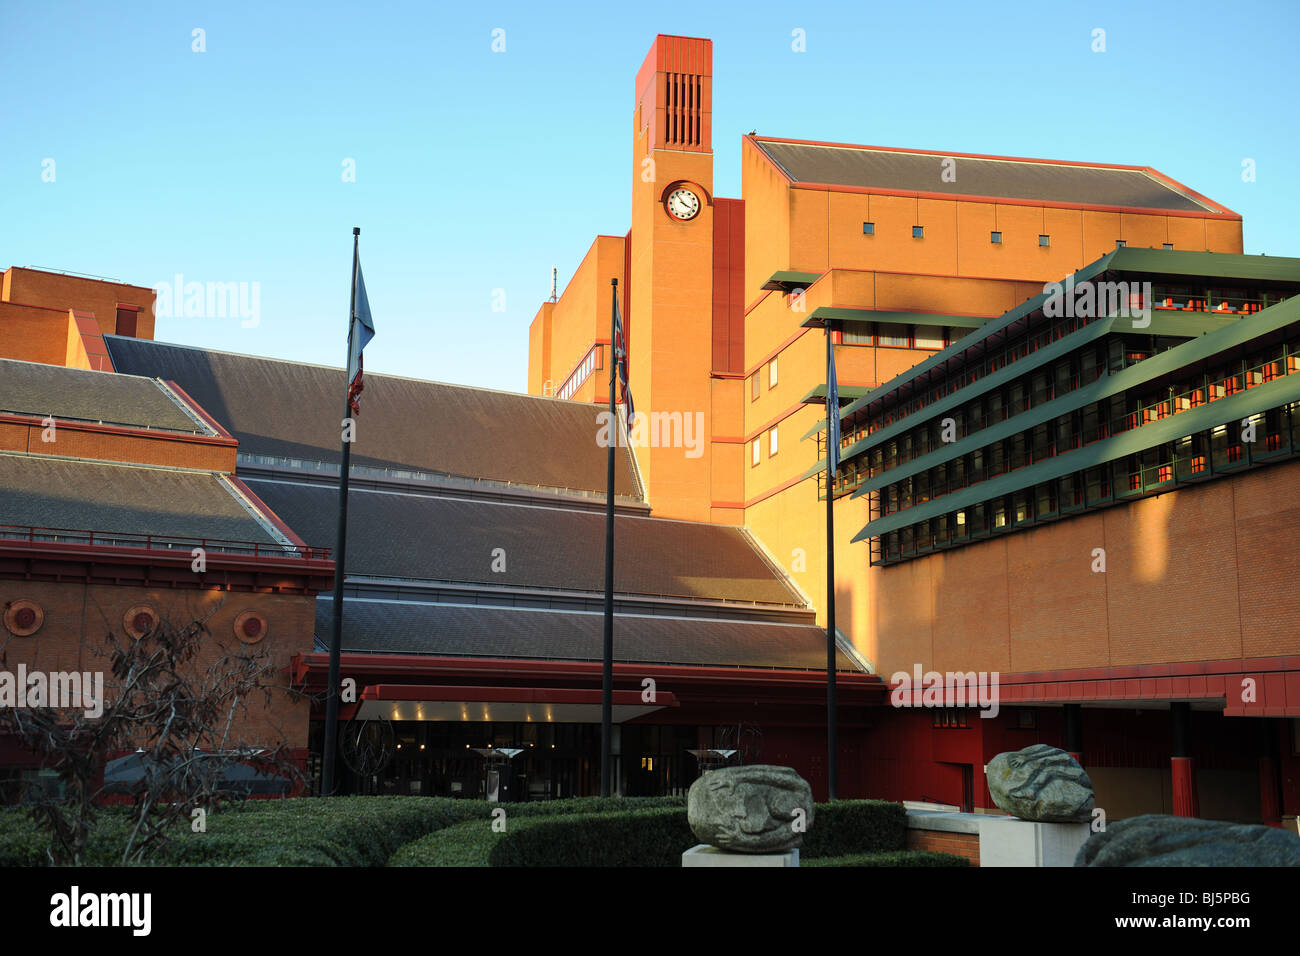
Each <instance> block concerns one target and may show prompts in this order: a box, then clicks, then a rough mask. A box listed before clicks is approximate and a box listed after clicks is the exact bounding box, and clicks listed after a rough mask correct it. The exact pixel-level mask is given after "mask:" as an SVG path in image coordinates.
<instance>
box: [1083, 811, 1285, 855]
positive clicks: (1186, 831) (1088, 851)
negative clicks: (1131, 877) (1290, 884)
mask: <svg viewBox="0 0 1300 956" xmlns="http://www.w3.org/2000/svg"><path fill="white" fill-rule="evenodd" d="M1074 865H1075V866H1300V836H1296V834H1294V833H1288V832H1287V831H1286V830H1278V829H1275V828H1273V827H1266V826H1259V825H1250V824H1244V823H1230V822H1227V821H1223V820H1199V819H1196V818H1193V817H1172V816H1167V815H1165V814H1161V813H1148V814H1146V815H1144V816H1140V817H1131V818H1129V819H1127V820H1117V821H1116V822H1114V823H1112V824H1110V825H1109V826H1107V827H1106V829H1105V830H1103V831H1102V832H1100V833H1094V834H1093V835H1092V836H1091V837H1089V839H1088V842H1087V843H1085V844H1084V845H1083V846H1082V847H1080V848H1079V855H1078V856H1077V857H1075V860H1074Z"/></svg>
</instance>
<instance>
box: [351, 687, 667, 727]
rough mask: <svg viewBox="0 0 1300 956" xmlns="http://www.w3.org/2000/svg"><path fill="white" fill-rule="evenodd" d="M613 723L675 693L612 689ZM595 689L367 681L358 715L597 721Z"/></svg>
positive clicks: (373, 717)
mask: <svg viewBox="0 0 1300 956" xmlns="http://www.w3.org/2000/svg"><path fill="white" fill-rule="evenodd" d="M613 703H614V706H613V720H614V723H616V724H618V723H623V722H625V721H629V720H635V719H636V718H638V717H644V716H645V715H647V714H652V713H654V712H655V711H657V710H662V709H664V708H665V707H676V706H677V698H676V697H674V696H673V695H672V694H670V693H667V692H665V691H656V692H655V694H654V700H653V701H646V700H643V699H642V692H641V691H637V690H616V691H614V695H613ZM600 704H601V701H600V691H599V690H579V689H569V688H545V687H464V686H458V685H441V686H438V685H426V684H370V685H368V686H367V687H366V689H365V690H364V691H362V692H361V698H360V700H359V701H358V704H357V709H356V713H355V716H356V718H357V719H360V720H394V721H396V720H416V721H419V720H452V721H484V722H487V721H497V722H518V723H528V722H530V721H536V722H537V723H566V724H593V723H600Z"/></svg>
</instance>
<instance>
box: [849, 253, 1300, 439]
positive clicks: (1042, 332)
mask: <svg viewBox="0 0 1300 956" xmlns="http://www.w3.org/2000/svg"><path fill="white" fill-rule="evenodd" d="M1102 281H1103V280H1101V279H1100V278H1099V279H1098V283H1099V284H1100V283H1101V282H1102ZM1134 284H1136V283H1134ZM1130 288H1131V286H1130ZM1293 294H1294V292H1292V291H1291V290H1282V291H1269V292H1264V291H1260V290H1245V289H1223V288H1211V289H1205V288H1203V287H1197V288H1193V287H1189V286H1172V285H1161V284H1153V285H1152V289H1151V298H1152V300H1153V301H1152V303H1150V304H1151V305H1152V307H1153V308H1156V309H1176V310H1180V311H1199V312H1238V313H1242V314H1247V313H1253V312H1258V311H1260V310H1261V309H1267V308H1270V307H1271V306H1274V305H1277V304H1278V303H1279V302H1283V301H1285V300H1286V299H1287V298H1289V297H1290V296H1291V295H1293ZM1141 300H1142V296H1141V294H1136V295H1130V301H1129V303H1128V307H1129V308H1130V310H1132V309H1134V308H1142V307H1143V306H1144V305H1145V304H1146V303H1144V302H1143V301H1141ZM1098 311H1100V310H1098ZM1038 316H1039V319H1040V320H1041V318H1042V316H1041V313H1038ZM1104 317H1105V316H1096V317H1085V318H1079V317H1066V318H1061V319H1056V320H1055V321H1054V322H1053V323H1052V324H1050V325H1044V326H1041V327H1039V328H1037V329H1036V330H1034V331H1032V332H1024V333H1022V334H1021V335H1019V336H1017V337H1016V338H1014V339H1012V340H1011V341H1010V342H1009V343H1008V344H1005V345H995V344H994V342H993V341H991V340H993V339H996V338H999V337H1000V338H1002V339H1003V341H1005V336H999V335H997V334H995V335H993V336H990V337H989V339H986V340H984V341H983V342H980V343H976V344H975V345H972V350H973V349H974V348H975V347H976V346H977V345H978V346H982V347H983V351H982V352H980V353H976V354H972V355H971V356H970V361H969V364H966V365H964V366H961V367H959V368H951V367H950V368H947V369H945V371H944V373H943V375H944V377H943V379H942V380H940V381H939V382H938V383H937V384H935V385H933V386H931V387H930V388H928V389H926V390H925V391H919V392H916V393H915V394H913V395H912V397H911V398H910V399H909V400H908V401H906V402H902V401H900V402H898V403H897V404H895V405H893V406H892V407H889V408H886V409H884V410H882V411H880V412H877V413H876V414H875V416H874V417H872V418H870V419H869V420H867V419H866V415H865V413H859V414H858V415H857V416H854V418H857V419H862V420H863V422H862V423H858V422H855V421H851V420H849V419H845V421H844V430H845V432H846V433H848V432H856V435H857V437H856V438H855V439H854V440H855V441H856V440H858V439H860V438H862V437H865V436H866V435H870V434H872V433H874V432H876V431H878V430H879V429H881V428H885V427H886V426H888V425H891V424H893V423H894V422H895V421H898V420H899V419H900V418H906V417H907V416H909V415H914V414H916V413H917V412H919V411H920V410H921V409H923V408H925V407H926V406H927V405H929V404H931V403H933V402H937V401H938V400H939V399H941V398H943V397H944V396H946V395H948V394H950V393H952V392H955V391H957V390H958V389H960V388H964V387H966V386H967V385H969V384H972V383H974V382H977V381H979V380H980V379H981V378H983V377H984V376H985V375H989V374H991V373H993V372H995V371H997V370H999V369H1001V368H1004V367H1005V366H1007V365H1008V364H1010V363H1011V362H1015V361H1016V360H1018V359H1021V358H1024V357H1025V356H1027V355H1028V354H1029V353H1030V352H1034V351H1037V350H1038V349H1040V348H1042V347H1043V346H1045V345H1048V344H1050V343H1051V342H1055V341H1056V340H1057V339H1060V338H1063V337H1064V336H1066V335H1069V334H1070V333H1071V332H1074V331H1076V330H1078V329H1080V328H1082V327H1083V326H1085V325H1087V324H1089V323H1090V322H1093V321H1095V319H1096V318H1104ZM958 344H960V343H958ZM917 384H918V382H917V381H916V380H912V381H908V382H905V383H903V384H902V385H900V386H899V387H898V389H897V390H896V391H895V395H897V394H898V393H899V392H901V391H902V390H903V389H905V388H911V389H915V388H916V386H917ZM855 426H856V427H855Z"/></svg>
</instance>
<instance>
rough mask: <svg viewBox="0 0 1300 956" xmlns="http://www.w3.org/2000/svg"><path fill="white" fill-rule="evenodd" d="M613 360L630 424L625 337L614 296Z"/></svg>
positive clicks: (632, 413) (629, 396)
mask: <svg viewBox="0 0 1300 956" xmlns="http://www.w3.org/2000/svg"><path fill="white" fill-rule="evenodd" d="M614 361H616V362H617V363H618V384H619V387H620V388H622V390H623V404H624V405H626V406H627V421H628V424H629V425H630V424H632V416H633V415H634V414H635V412H633V410H632V392H631V391H630V390H629V389H628V387H627V338H626V337H625V336H624V334H623V316H622V314H621V313H620V312H619V310H618V297H617V296H616V297H615V298H614Z"/></svg>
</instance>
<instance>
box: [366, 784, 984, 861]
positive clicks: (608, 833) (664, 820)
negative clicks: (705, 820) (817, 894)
mask: <svg viewBox="0 0 1300 956" xmlns="http://www.w3.org/2000/svg"><path fill="white" fill-rule="evenodd" d="M507 806H508V807H510V806H516V805H507ZM517 806H527V807H530V808H536V813H539V814H543V815H544V816H543V817H541V818H540V819H533V820H522V821H518V820H516V819H515V816H516V815H515V814H514V811H513V810H509V811H508V812H509V813H510V814H512V816H511V817H509V818H508V819H507V829H506V831H505V832H504V833H497V832H493V831H492V828H491V826H490V825H489V824H488V823H487V822H486V821H485V822H482V823H471V824H463V825H461V826H457V827H452V828H449V829H447V830H442V831H439V832H435V833H431V834H430V835H428V836H426V837H424V838H422V839H420V840H418V841H416V842H415V843H413V844H411V845H408V846H406V847H403V848H402V849H401V850H400V851H399V852H398V853H397V854H395V855H394V856H393V858H392V859H391V860H390V861H389V865H391V866H681V855H682V853H683V852H685V851H686V850H688V849H690V848H691V847H692V846H695V845H696V844H697V843H699V840H698V839H696V838H695V835H694V834H693V833H691V830H690V826H689V824H688V823H687V821H686V811H685V809H684V808H683V807H681V805H680V801H678V802H677V806H676V808H671V807H669V808H664V809H658V810H649V811H647V810H641V809H634V810H628V809H624V810H622V811H621V812H608V813H586V814H582V815H574V814H573V813H572V810H569V811H568V812H562V813H560V814H554V815H552V814H553V813H554V810H555V809H564V810H567V809H568V808H561V807H559V806H558V804H556V803H551V804H548V803H537V804H522V805H517ZM578 809H581V810H588V809H594V807H590V806H589V805H585V806H582V807H580V808H578ZM906 820H907V814H906V811H905V810H904V809H903V807H902V805H901V804H896V803H888V802H886V801H883V800H843V801H837V802H835V803H833V804H818V805H817V807H816V809H815V812H814V815H813V826H812V827H811V828H810V829H809V831H808V832H807V833H806V834H804V840H803V849H802V850H801V851H800V859H801V861H802V860H809V859H817V858H819V857H825V858H835V859H841V858H844V859H847V858H849V856H850V855H853V856H855V857H856V856H861V855H863V854H879V853H886V854H888V853H893V854H894V856H895V858H896V859H897V861H898V862H882V863H876V864H861V863H852V864H847V863H846V864H842V865H877V866H907V865H916V866H922V865H931V866H933V865H937V864H936V863H933V862H931V863H924V862H920V863H911V862H908V861H909V860H910V859H911V857H910V856H909V855H908V854H906V853H904V852H903V845H904V837H905V832H906ZM940 856H942V854H940ZM832 865H834V864H832ZM949 865H960V864H949Z"/></svg>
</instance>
